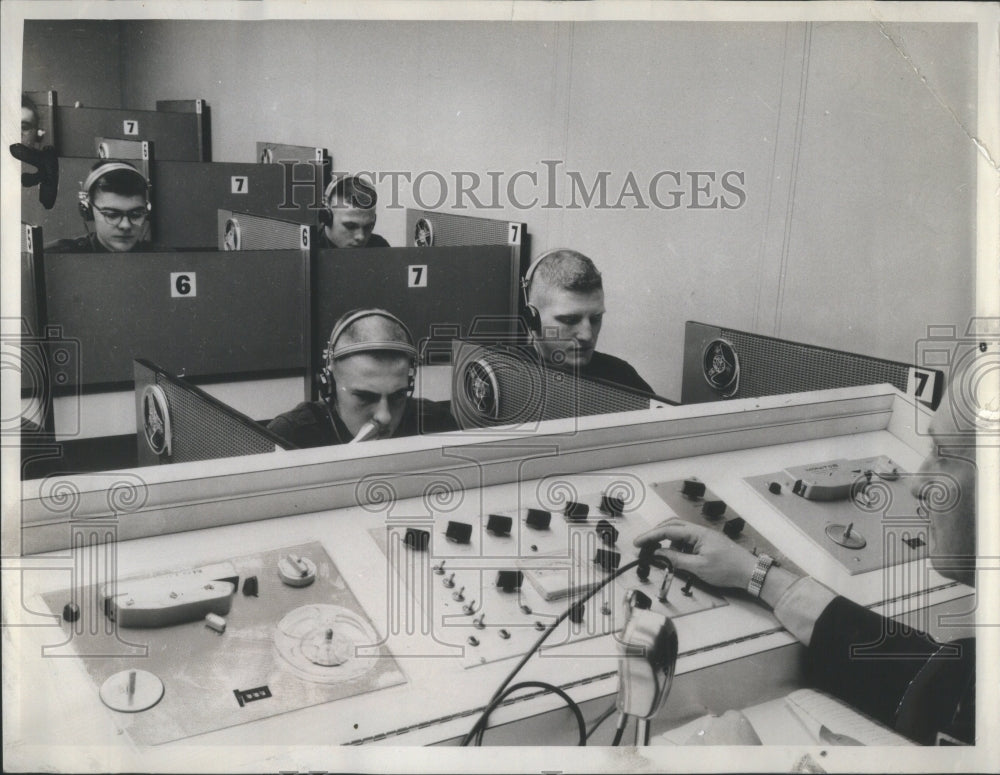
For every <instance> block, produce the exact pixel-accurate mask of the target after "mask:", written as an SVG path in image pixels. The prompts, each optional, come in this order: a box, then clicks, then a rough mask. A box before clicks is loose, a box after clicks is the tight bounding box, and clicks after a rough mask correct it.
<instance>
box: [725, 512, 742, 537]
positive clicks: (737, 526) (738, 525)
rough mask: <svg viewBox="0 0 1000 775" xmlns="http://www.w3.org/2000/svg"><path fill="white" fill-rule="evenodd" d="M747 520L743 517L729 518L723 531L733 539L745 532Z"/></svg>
mask: <svg viewBox="0 0 1000 775" xmlns="http://www.w3.org/2000/svg"><path fill="white" fill-rule="evenodd" d="M746 524H747V523H746V520H745V519H743V517H733V518H732V519H727V520H726V524H725V525H723V526H722V532H723V533H725V534H726V535H727V536H729V537H730V538H732V539H733V540H735V539H736V537H737V536H738V535H739V534H740V533H742V532H743V528H744V527H746Z"/></svg>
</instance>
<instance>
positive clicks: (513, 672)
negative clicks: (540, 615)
mask: <svg viewBox="0 0 1000 775" xmlns="http://www.w3.org/2000/svg"><path fill="white" fill-rule="evenodd" d="M638 564H639V560H633V561H632V562H629V563H626V564H625V565H623V566H622V567H620V568H619V569H618V570H616V571H615V572H614V573H612V574H611V575H610V576H608V578H606V579H605V580H604V581H602V582H601V583H600V584H598V585H597V586H595V587H594V588H593V589H592V590H590V591H589V592H587V593H586V594H585V595H584V596H583V597H581V598H579V599H578V600H576V601H574V602H573V604H572V605H570V607H569V608H567V609H566V610H565V611H563V612H562V613H561V614H559V616H558V617H556V620H555V621H554V622H552V624H551V625H549V627H548V629H546V630H545V632H543V633H542V634H541V635H540V636H539V638H538V640H536V641H535V643H534V644H533V645H532V647H531V648H530V649H528V651H527V653H526V654H525V655H524V656H523V657H521V660H520V661H519V662H518V663H517V664H516V665H515V666H514V668H513V669H512V670H511V671H510V673H508V674H507V677H506V678H504V680H503V682H502V683H501V684H500V686H499V687H498V688H497V690H496V691H495V692H493V696H492V697H491V698H490V701H489V702H488V703H487V705H486V709H485V710H484V711H483V713H484V715H485V714H486V712H487V711H490V710H491V708H492V707H495V704H494V703H496V702H498V701H499V698H500V696H501V695H502V694H503V692H504V690H505V689H506V688H507V686H508V685H509V684H510V682H511V681H513V680H514V676H516V675H517V674H518V673H519V672H520V671H521V668H523V667H524V666H525V664H527V662H528V660H529V659H531V656H532V655H533V654H534V653H535V652H536V651H538V649H539V648H541V645H542V644H543V643H544V642H545V641H546V639H547V638H548V637H549V635H551V634H552V633H553V632H554V631H555V629H556V627H558V626H559V625H560V624H562V622H563V620H565V619H566V617H568V616H569V613H570V611H571V610H573V608H574V607H575V606H577V605H579V604H580V603H586V602H587V601H588V600H590V598H592V597H593V596H594V595H596V594H597V593H598V592H600V591H601V590H602V589H604V587H606V586H607V585H608V584H610V583H611V582H612V581H614V580H615V579H616V578H618V577H619V576H621V575H622V574H623V573H625V572H626V571H629V570H631V569H632V568H634V567H636V566H637V565H638ZM482 720H483V716H480V717H479V720H478V721H476V723H475V725H474V726H473V727H472V729H471V730H469V732H468V734H466V736H465V737H464V738H462V745H468V744H469V741H470V740H471V739H472V737H473V735H476V734H479V739H480V740H482V734H481V732H482V729H483V727H484V725H482V723H481V722H482ZM584 740H586V736H584Z"/></svg>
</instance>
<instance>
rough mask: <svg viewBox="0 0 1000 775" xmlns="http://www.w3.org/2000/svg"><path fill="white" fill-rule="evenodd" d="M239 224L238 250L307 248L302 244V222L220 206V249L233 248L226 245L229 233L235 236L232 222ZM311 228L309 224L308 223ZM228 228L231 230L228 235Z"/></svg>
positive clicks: (231, 237)
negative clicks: (282, 219)
mask: <svg viewBox="0 0 1000 775" xmlns="http://www.w3.org/2000/svg"><path fill="white" fill-rule="evenodd" d="M231 221H234V222H235V224H236V225H237V227H238V234H239V247H238V249H239V250H295V249H300V250H302V249H306V248H307V247H308V245H303V244H302V229H303V224H300V223H293V222H291V221H281V220H277V219H275V218H267V217H264V216H260V215H251V214H250V213H240V212H234V211H232V210H219V243H218V246H219V250H232V249H234V248H233V246H232V245H230V246H228V247H227V244H226V243H227V236H228V239H229V240H232V239H233V234H232V232H231V229H232V228H233V227H230V225H229V224H230V222H231ZM305 228H308V227H305ZM227 231H229V232H230V233H229V234H228V235H227Z"/></svg>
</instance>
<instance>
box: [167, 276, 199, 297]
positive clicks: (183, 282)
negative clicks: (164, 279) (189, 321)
mask: <svg viewBox="0 0 1000 775" xmlns="http://www.w3.org/2000/svg"><path fill="white" fill-rule="evenodd" d="M170 295H171V296H172V297H174V298H175V299H193V298H194V297H195V296H197V295H198V278H197V276H196V275H195V273H194V272H171V273H170Z"/></svg>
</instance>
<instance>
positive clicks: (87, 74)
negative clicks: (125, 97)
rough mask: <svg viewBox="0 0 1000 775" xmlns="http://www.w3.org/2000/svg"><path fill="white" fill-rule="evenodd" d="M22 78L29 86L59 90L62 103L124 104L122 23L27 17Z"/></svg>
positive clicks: (120, 105) (27, 88)
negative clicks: (40, 19) (63, 20)
mask: <svg viewBox="0 0 1000 775" xmlns="http://www.w3.org/2000/svg"><path fill="white" fill-rule="evenodd" d="M22 60H23V64H22V68H23V69H22V75H21V80H22V83H23V88H24V89H26V90H28V91H51V90H54V91H55V92H56V93H57V99H58V101H59V104H60V105H72V104H74V103H75V102H80V103H81V104H82V105H84V106H86V107H89V108H120V107H122V90H121V87H122V63H121V36H120V23H119V22H105V21H87V20H77V21H72V22H57V21H39V20H31V19H28V20H26V21H25V22H24V50H23V57H22Z"/></svg>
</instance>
